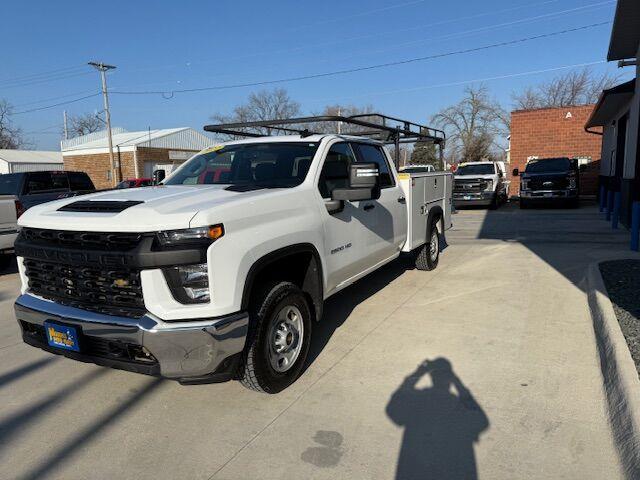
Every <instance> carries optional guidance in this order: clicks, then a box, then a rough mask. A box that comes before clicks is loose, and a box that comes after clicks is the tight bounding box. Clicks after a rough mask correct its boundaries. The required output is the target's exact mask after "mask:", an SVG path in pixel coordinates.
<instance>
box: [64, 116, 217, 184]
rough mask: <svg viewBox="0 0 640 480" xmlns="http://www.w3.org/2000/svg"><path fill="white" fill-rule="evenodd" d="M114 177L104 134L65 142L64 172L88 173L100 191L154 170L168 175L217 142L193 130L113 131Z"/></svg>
mask: <svg viewBox="0 0 640 480" xmlns="http://www.w3.org/2000/svg"><path fill="white" fill-rule="evenodd" d="M112 135H113V153H114V157H115V175H114V174H113V172H112V169H111V164H110V159H109V142H108V138H107V134H106V132H104V131H101V132H95V133H91V134H89V135H84V136H82V137H76V138H72V139H69V140H63V141H62V143H61V147H62V155H63V156H64V167H65V170H75V171H83V172H87V173H88V174H89V176H90V177H91V180H93V183H94V184H95V185H96V187H97V188H109V187H112V186H113V185H114V184H115V183H117V182H118V181H120V180H124V179H131V178H141V177H150V176H151V173H152V172H153V171H154V170H158V169H160V170H165V172H166V173H167V174H169V173H170V172H171V171H172V170H173V169H174V168H175V167H176V166H178V165H180V164H181V163H182V162H184V161H185V160H187V159H188V158H189V157H191V156H192V155H193V154H194V153H196V152H198V151H200V150H202V149H203V148H206V147H208V146H210V145H211V144H213V143H214V141H213V140H212V139H211V138H210V137H208V136H207V135H204V134H203V133H200V132H198V131H196V130H194V129H193V128H188V127H184V128H167V129H161V130H142V131H136V132H128V131H126V130H124V129H122V128H114V129H113V131H112Z"/></svg>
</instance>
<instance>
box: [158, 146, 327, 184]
mask: <svg viewBox="0 0 640 480" xmlns="http://www.w3.org/2000/svg"><path fill="white" fill-rule="evenodd" d="M317 149H318V143H301V142H297V143H273V142H272V143H249V144H241V145H220V146H217V147H212V148H209V149H207V150H203V151H202V152H200V153H199V154H198V155H196V156H195V157H193V158H191V160H189V161H188V162H186V163H185V164H184V165H183V166H182V167H180V168H179V169H178V170H177V171H176V172H175V173H174V174H173V175H171V177H170V178H169V179H167V181H165V182H164V183H165V185H237V186H238V187H241V188H242V189H253V188H269V187H295V186H296V185H300V184H301V183H302V182H303V181H304V179H305V177H306V176H307V172H308V171H309V167H310V166H311V159H312V158H313V155H314V154H315V153H316V150H317Z"/></svg>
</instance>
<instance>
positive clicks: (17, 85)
mask: <svg viewBox="0 0 640 480" xmlns="http://www.w3.org/2000/svg"><path fill="white" fill-rule="evenodd" d="M91 73H92V72H90V71H85V72H77V73H68V74H63V75H53V76H50V77H47V78H41V79H37V80H32V81H25V82H14V83H11V84H7V85H0V88H2V89H3V90H9V89H12V88H22V87H29V86H31V85H39V84H42V83H50V82H55V81H58V80H65V79H67V78H74V77H82V76H85V75H90V74H91Z"/></svg>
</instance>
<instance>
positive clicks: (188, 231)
mask: <svg viewBox="0 0 640 480" xmlns="http://www.w3.org/2000/svg"><path fill="white" fill-rule="evenodd" d="M223 235H224V226H223V225H222V224H221V223H219V224H217V225H211V226H208V227H197V228H185V229H182V230H165V231H163V232H158V234H157V237H158V241H159V242H160V245H162V246H176V245H183V244H208V243H211V242H213V241H215V240H217V239H218V238H220V237H222V236H223Z"/></svg>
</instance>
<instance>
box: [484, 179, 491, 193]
mask: <svg viewBox="0 0 640 480" xmlns="http://www.w3.org/2000/svg"><path fill="white" fill-rule="evenodd" d="M485 182H487V186H486V187H485V190H489V191H493V180H485Z"/></svg>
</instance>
